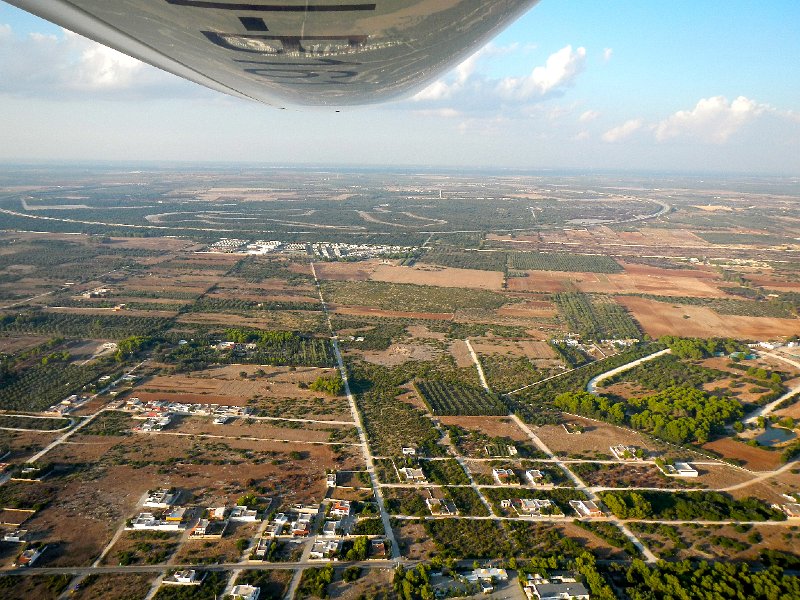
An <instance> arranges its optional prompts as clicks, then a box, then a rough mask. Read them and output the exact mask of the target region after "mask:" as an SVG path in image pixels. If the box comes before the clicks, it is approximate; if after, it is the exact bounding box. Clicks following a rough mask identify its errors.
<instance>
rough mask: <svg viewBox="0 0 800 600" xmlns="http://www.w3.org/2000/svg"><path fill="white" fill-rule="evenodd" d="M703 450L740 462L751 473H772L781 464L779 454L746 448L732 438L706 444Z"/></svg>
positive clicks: (761, 449)
mask: <svg viewBox="0 0 800 600" xmlns="http://www.w3.org/2000/svg"><path fill="white" fill-rule="evenodd" d="M703 448H705V449H707V450H713V451H714V452H717V453H718V454H720V455H722V456H723V457H725V458H732V459H734V460H739V461H742V465H743V466H745V467H747V468H748V469H750V470H751V471H772V470H773V469H776V468H778V467H779V466H780V462H781V455H780V453H779V452H770V451H769V450H764V449H763V448H755V447H753V446H748V445H747V444H744V443H742V442H737V441H736V440H734V439H732V438H722V439H719V440H714V441H713V442H708V443H707V444H705V445H704V446H703Z"/></svg>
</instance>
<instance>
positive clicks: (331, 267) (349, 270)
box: [314, 260, 378, 281]
mask: <svg viewBox="0 0 800 600" xmlns="http://www.w3.org/2000/svg"><path fill="white" fill-rule="evenodd" d="M377 266H378V262H377V261H371V260H367V261H360V262H354V263H348V262H329V263H328V262H326V263H314V269H315V270H316V272H317V277H318V278H319V279H323V280H325V279H327V280H331V281H366V280H367V279H369V278H370V276H371V275H372V272H373V271H374V270H375V267H377Z"/></svg>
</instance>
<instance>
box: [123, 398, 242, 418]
mask: <svg viewBox="0 0 800 600" xmlns="http://www.w3.org/2000/svg"><path fill="white" fill-rule="evenodd" d="M125 408H127V409H128V410H131V411H133V412H136V413H143V416H144V417H145V418H151V417H156V416H159V415H162V414H166V413H172V414H176V415H189V416H196V417H220V416H227V417H245V416H247V415H249V414H250V409H249V408H247V407H244V406H231V405H228V404H204V403H191V402H170V401H168V400H151V401H147V402H143V401H141V400H139V398H136V397H133V398H128V401H127V402H126V403H125Z"/></svg>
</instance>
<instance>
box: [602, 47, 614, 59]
mask: <svg viewBox="0 0 800 600" xmlns="http://www.w3.org/2000/svg"><path fill="white" fill-rule="evenodd" d="M613 55H614V49H613V48H603V61H604V62H608V61H610V60H611V57H612V56H613Z"/></svg>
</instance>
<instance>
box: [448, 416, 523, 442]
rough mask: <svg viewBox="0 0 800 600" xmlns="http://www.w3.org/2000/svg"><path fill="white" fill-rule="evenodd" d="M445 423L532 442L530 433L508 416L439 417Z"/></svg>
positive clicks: (496, 435) (491, 435)
mask: <svg viewBox="0 0 800 600" xmlns="http://www.w3.org/2000/svg"><path fill="white" fill-rule="evenodd" d="M438 419H439V421H441V422H442V424H444V425H458V426H459V427H463V428H464V429H473V430H475V431H480V432H481V433H484V434H486V435H488V436H489V437H508V438H511V439H512V440H517V441H520V442H526V443H528V442H530V438H529V437H528V435H527V434H526V433H525V432H524V431H522V430H521V429H520V428H519V427H517V424H516V423H514V421H513V420H511V419H510V418H508V417H438Z"/></svg>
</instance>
